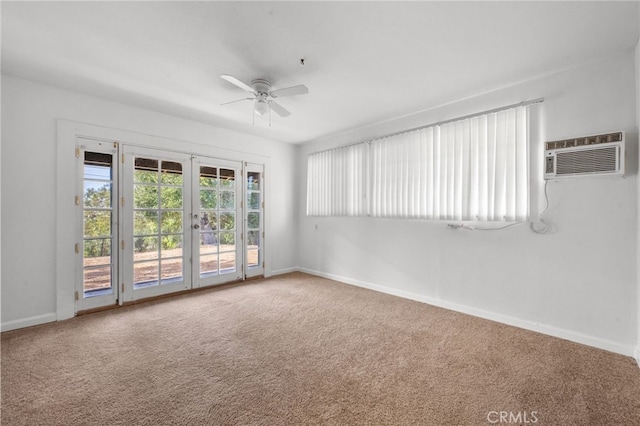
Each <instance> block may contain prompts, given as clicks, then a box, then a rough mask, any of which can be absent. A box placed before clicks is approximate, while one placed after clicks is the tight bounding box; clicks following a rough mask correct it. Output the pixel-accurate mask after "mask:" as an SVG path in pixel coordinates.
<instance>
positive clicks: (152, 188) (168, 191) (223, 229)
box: [84, 170, 257, 258]
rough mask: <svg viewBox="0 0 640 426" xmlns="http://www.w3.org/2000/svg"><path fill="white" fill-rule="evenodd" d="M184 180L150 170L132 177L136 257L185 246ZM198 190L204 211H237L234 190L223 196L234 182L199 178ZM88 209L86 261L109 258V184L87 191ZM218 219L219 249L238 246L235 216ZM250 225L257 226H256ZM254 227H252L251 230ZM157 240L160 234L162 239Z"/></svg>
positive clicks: (226, 214) (224, 214)
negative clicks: (144, 253) (139, 253)
mask: <svg viewBox="0 0 640 426" xmlns="http://www.w3.org/2000/svg"><path fill="white" fill-rule="evenodd" d="M158 176H160V182H161V186H159V185H158ZM182 180H183V176H182V175H181V174H179V173H160V175H159V174H158V173H157V171H152V170H135V171H134V181H135V182H136V183H135V184H134V190H133V198H134V199H133V206H134V208H135V209H136V210H134V224H133V225H134V229H133V232H134V246H135V251H136V252H150V251H157V250H158V248H160V249H161V250H171V249H174V248H178V247H181V246H182V230H183V226H184V224H183V218H182V196H183V195H182ZM218 182H219V185H218ZM164 185H172V186H164ZM173 185H175V186H173ZM200 185H201V186H202V187H205V188H203V189H201V190H200V203H201V206H202V208H203V210H214V211H215V210H218V208H219V209H220V210H227V209H228V210H234V209H235V193H234V192H233V191H232V190H225V189H227V188H228V189H233V187H234V182H233V180H220V181H217V180H216V179H212V178H210V177H201V178H200ZM158 191H160V194H158ZM158 203H160V205H158ZM84 206H85V212H84V236H85V238H92V239H91V240H85V243H84V256H85V257H86V258H89V257H99V256H108V255H110V253H111V246H110V242H111V210H110V207H111V184H110V183H105V184H104V185H103V186H102V187H99V188H88V189H87V190H86V191H85V194H84ZM87 209H88V210H87ZM158 209H160V211H161V215H160V217H158ZM165 209H180V210H165ZM212 216H214V215H212ZM213 218H215V216H214V217H213ZM218 219H219V223H218V224H216V223H212V224H211V227H212V229H213V230H219V233H218V239H217V240H218V241H219V242H220V243H221V244H235V232H233V231H234V230H235V227H236V217H235V212H233V211H226V212H225V211H222V212H220V213H219V215H218ZM214 220H215V219H214ZM256 220H257V218H256ZM251 222H252V224H253V223H254V220H252V221H251ZM250 226H251V227H253V225H250ZM256 227H257V226H256ZM158 234H160V237H159V238H158ZM167 234H169V235H167Z"/></svg>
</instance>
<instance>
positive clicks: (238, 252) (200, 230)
mask: <svg viewBox="0 0 640 426" xmlns="http://www.w3.org/2000/svg"><path fill="white" fill-rule="evenodd" d="M119 149H120V151H118V146H117V145H116V144H113V143H106V142H95V141H89V142H88V143H86V144H84V145H81V146H79V150H80V151H81V154H80V156H82V157H83V158H82V161H79V164H81V165H82V167H81V169H82V171H81V172H79V175H80V176H81V178H80V179H79V180H80V181H81V182H82V187H83V192H82V193H83V196H82V197H81V198H82V199H83V200H84V201H83V202H82V203H81V204H82V206H81V207H82V216H83V220H82V231H81V235H82V247H83V249H82V250H79V249H76V251H78V252H80V251H81V256H80V257H81V261H80V262H79V266H78V271H79V272H78V275H79V276H81V278H79V279H78V285H77V289H78V291H77V293H76V300H77V310H84V309H91V308H95V307H99V306H104V305H109V304H115V303H122V302H129V301H134V300H139V299H144V298H148V297H155V296H159V295H163V294H167V293H171V292H176V291H183V290H188V289H192V288H198V287H203V286H210V285H216V284H221V283H225V282H230V281H236V280H240V279H243V278H244V277H245V276H253V275H255V274H256V273H263V271H264V269H263V268H264V265H263V263H262V261H261V259H262V258H263V254H262V253H263V243H262V240H263V238H264V231H263V210H262V209H263V207H264V204H263V202H262V186H263V183H262V180H263V179H262V173H263V172H262V166H251V167H249V166H248V165H247V166H246V167H247V170H248V171H247V172H246V173H248V174H245V172H243V167H242V163H241V162H236V161H228V160H221V159H214V158H208V157H203V156H192V155H190V154H184V153H175V152H168V151H160V150H154V149H149V148H142V147H135V146H127V145H124V146H120V147H119ZM245 194H246V200H247V202H246V203H245V202H244V199H245ZM76 204H78V202H76ZM248 240H250V243H248V242H247V241H248Z"/></svg>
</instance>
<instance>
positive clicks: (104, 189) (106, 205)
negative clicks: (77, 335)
mask: <svg viewBox="0 0 640 426" xmlns="http://www.w3.org/2000/svg"><path fill="white" fill-rule="evenodd" d="M79 142H81V143H82V145H81V146H79V147H78V165H79V170H80V176H79V182H80V185H79V186H80V187H79V188H78V191H79V194H80V195H78V198H77V202H76V204H77V205H78V206H79V207H80V211H79V214H80V215H81V216H80V217H79V218H78V219H79V220H78V223H79V226H80V238H79V241H80V242H79V243H78V247H77V250H76V251H77V252H78V254H79V255H80V256H79V266H78V276H79V279H78V290H77V296H76V300H77V306H76V310H85V309H91V308H96V307H100V306H106V305H110V304H114V303H115V302H116V299H117V297H118V292H117V288H116V265H117V255H116V254H117V253H114V252H113V247H114V245H115V241H116V238H117V228H116V224H117V214H118V212H117V203H115V201H114V200H115V199H116V195H115V191H116V189H117V184H116V183H117V173H116V168H115V166H116V165H115V155H116V150H117V148H116V146H114V144H113V143H109V142H100V141H95V140H84V139H79Z"/></svg>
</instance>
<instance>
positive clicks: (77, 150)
mask: <svg viewBox="0 0 640 426" xmlns="http://www.w3.org/2000/svg"><path fill="white" fill-rule="evenodd" d="M76 158H80V147H77V146H76Z"/></svg>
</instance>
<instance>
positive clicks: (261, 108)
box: [253, 98, 269, 115]
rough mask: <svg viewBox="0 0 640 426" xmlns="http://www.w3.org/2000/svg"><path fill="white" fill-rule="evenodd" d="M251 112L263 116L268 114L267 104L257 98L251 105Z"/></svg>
mask: <svg viewBox="0 0 640 426" xmlns="http://www.w3.org/2000/svg"><path fill="white" fill-rule="evenodd" d="M253 110H254V111H255V112H256V114H258V115H265V114H267V113H268V112H269V103H268V102H267V101H266V100H265V99H260V98H257V99H256V101H255V103H254V105H253Z"/></svg>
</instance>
